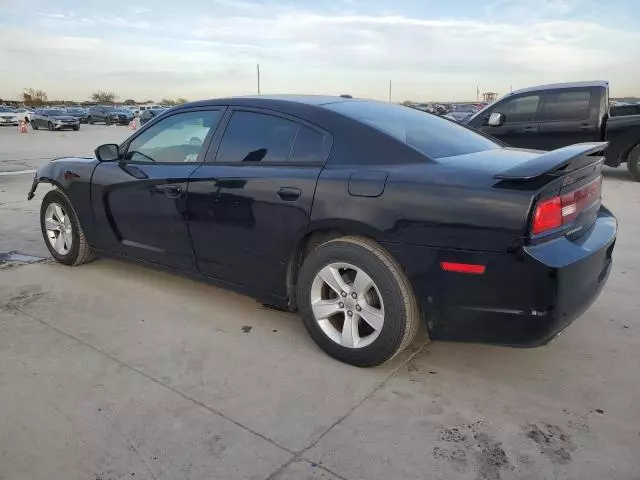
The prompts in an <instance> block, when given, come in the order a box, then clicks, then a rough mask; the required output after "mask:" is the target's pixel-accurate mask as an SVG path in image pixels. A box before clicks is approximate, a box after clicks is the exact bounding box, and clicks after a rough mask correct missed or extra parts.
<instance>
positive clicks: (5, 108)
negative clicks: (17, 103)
mask: <svg viewBox="0 0 640 480" xmlns="http://www.w3.org/2000/svg"><path fill="white" fill-rule="evenodd" d="M0 112H11V113H13V110H11V109H10V108H8V107H0Z"/></svg>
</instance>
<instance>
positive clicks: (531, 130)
mask: <svg viewBox="0 0 640 480" xmlns="http://www.w3.org/2000/svg"><path fill="white" fill-rule="evenodd" d="M524 131H525V133H535V132H537V131H538V126H537V125H527V126H526V127H524Z"/></svg>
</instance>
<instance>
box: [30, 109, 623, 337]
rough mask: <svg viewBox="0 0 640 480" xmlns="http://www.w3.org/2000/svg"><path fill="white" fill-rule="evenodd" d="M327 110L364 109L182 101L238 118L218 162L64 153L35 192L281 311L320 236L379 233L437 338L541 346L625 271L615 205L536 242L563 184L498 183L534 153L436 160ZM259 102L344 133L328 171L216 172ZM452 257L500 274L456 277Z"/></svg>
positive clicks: (93, 237)
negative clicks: (295, 193) (539, 224)
mask: <svg viewBox="0 0 640 480" xmlns="http://www.w3.org/2000/svg"><path fill="white" fill-rule="evenodd" d="M328 101H351V100H344V99H336V98H335V97H328V98H323V97H308V98H304V97H303V98H298V99H296V100H295V101H290V100H287V99H282V98H278V97H273V98H266V97H263V98H234V99H222V100H217V101H203V102H197V103H192V104H188V105H185V106H180V107H176V108H174V109H172V110H170V111H169V112H167V114H166V115H171V114H173V113H177V112H181V111H187V110H190V109H203V108H204V109H208V108H214V109H220V108H223V109H228V111H227V114H226V115H225V117H224V119H223V120H222V121H221V122H220V123H219V125H218V127H217V131H216V132H215V133H213V132H212V133H210V135H209V136H208V137H207V140H206V141H205V146H206V147H207V152H206V157H205V161H204V163H200V164H184V163H183V164H139V163H138V164H136V163H134V162H126V161H117V162H102V163H100V162H99V161H98V160H96V159H74V158H71V159H60V160H56V161H52V162H50V163H49V164H47V165H45V166H43V167H41V168H40V169H39V170H38V173H37V174H36V178H35V180H34V185H33V187H32V191H31V192H30V196H32V192H33V190H34V189H35V187H36V185H37V183H38V182H41V181H43V182H49V183H53V184H55V185H57V186H58V187H59V188H61V189H63V190H64V191H65V192H66V193H67V195H68V196H69V198H70V200H71V201H72V203H73V205H74V207H75V208H76V210H77V214H78V217H79V218H80V221H81V222H82V225H83V228H84V230H85V234H86V235H87V239H88V242H89V243H90V244H91V245H92V246H94V247H95V248H96V249H98V250H103V251H107V252H109V253H113V254H118V255H123V256H128V257H134V258H136V259H139V260H143V261H149V262H152V263H155V264H161V265H163V266H165V267H169V268H171V267H173V268H176V269H178V270H180V271H182V272H186V273H188V274H193V275H197V276H201V277H202V278H206V279H207V280H209V281H212V282H214V283H216V284H219V285H223V286H226V287H228V288H232V289H234V290H238V291H241V292H243V293H247V294H249V295H251V296H253V297H255V298H257V299H259V300H261V301H264V302H267V303H269V304H272V305H275V306H278V307H281V308H289V307H295V299H294V298H293V297H292V288H291V284H292V283H293V282H295V272H296V267H297V262H299V261H300V256H301V254H302V252H303V251H304V249H305V246H306V245H307V241H308V239H309V238H310V235H311V234H319V235H323V236H325V237H327V236H331V235H335V232H342V233H343V234H351V235H364V236H367V237H370V238H373V239H375V240H377V241H378V242H380V243H381V244H382V245H383V246H384V247H385V248H386V249H387V250H388V251H389V252H390V253H391V254H392V255H393V256H394V257H395V259H396V260H397V261H398V262H399V263H400V265H401V266H402V267H403V269H404V270H405V271H406V272H407V274H408V276H409V279H410V281H411V284H412V286H413V290H414V292H415V293H416V296H417V298H418V300H419V303H420V307H421V310H422V313H423V314H424V315H425V318H426V319H427V320H428V328H429V331H430V334H431V336H432V338H434V339H447V340H461V341H483V342H491V343H499V344H508V345H515V346H533V345H539V344H542V343H545V342H547V341H548V340H550V339H551V338H552V337H553V336H554V335H555V334H556V333H557V332H558V331H560V330H561V329H562V328H564V327H565V326H566V325H567V324H568V323H569V322H571V321H572V320H573V319H574V318H576V317H577V316H578V315H579V314H581V313H582V311H583V310H584V309H586V308H587V307H588V305H589V304H590V302H592V301H593V300H594V299H595V298H596V297H597V295H598V293H599V291H600V289H601V288H602V286H603V285H604V283H605V282H606V279H607V276H608V274H609V271H610V268H611V251H612V249H613V244H614V242H615V237H616V231H617V224H616V221H615V218H614V217H613V216H612V215H611V214H610V213H609V212H608V211H607V210H606V209H605V208H604V207H602V208H600V210H599V211H598V212H596V214H597V219H596V221H595V223H594V226H593V228H590V229H589V231H588V232H586V233H584V234H583V235H582V236H581V237H580V238H579V239H577V240H576V239H570V238H568V237H564V236H562V237H558V238H555V239H553V240H550V241H547V242H544V243H540V242H535V241H529V240H528V238H529V237H528V220H529V216H530V212H531V209H532V203H533V201H534V200H535V199H536V198H538V196H539V195H542V194H548V191H547V190H549V189H556V190H554V191H555V192H557V191H560V188H561V186H560V184H559V183H558V182H560V180H556V181H553V182H551V184H550V186H549V187H548V188H547V187H545V188H546V190H544V192H542V193H541V192H540V191H539V190H536V188H537V187H536V186H535V185H534V186H533V187H531V186H521V187H518V188H502V184H503V183H504V182H505V180H496V179H494V178H493V174H495V173H496V172H500V171H502V170H505V169H508V168H509V167H510V166H514V165H518V164H520V163H522V162H526V161H529V160H530V159H532V158H534V157H536V155H537V153H536V152H532V151H523V150H516V149H504V150H492V151H488V152H479V153H476V154H470V155H468V156H463V157H466V158H463V157H454V158H444V159H439V160H438V161H432V160H429V159H426V158H425V157H424V155H422V154H420V153H418V152H417V151H416V150H414V149H412V148H410V147H408V146H407V145H405V144H404V143H402V142H400V141H398V140H397V139H395V138H392V137H390V136H387V135H384V134H381V133H380V132H379V131H378V130H376V129H374V128H372V127H370V126H368V125H365V124H362V123H359V122H356V121H354V120H351V119H349V118H347V117H345V116H342V115H339V114H336V113H332V112H329V111H328V110H327V109H324V108H322V106H321V105H322V104H323V103H325V102H328ZM353 101H356V100H353ZM247 107H249V108H256V107H257V108H261V109H267V110H269V111H270V112H271V113H272V114H274V115H282V116H284V117H285V118H297V119H299V121H300V122H302V123H304V124H306V125H311V126H313V128H315V129H318V130H319V131H322V132H323V133H324V134H325V135H328V136H330V137H331V138H332V147H331V151H330V155H329V156H328V160H327V162H326V163H324V162H322V164H317V165H313V164H312V165H308V164H307V165H261V166H254V165H247V166H244V165H238V164H233V165H224V164H218V163H216V162H215V161H214V158H215V153H216V151H217V147H218V145H219V142H220V139H221V137H222V134H223V131H224V127H225V120H227V119H228V117H229V113H230V110H233V109H242V108H247ZM163 116H164V115H163ZM160 120H161V119H154V120H153V121H152V122H150V123H149V124H147V125H145V127H144V128H142V129H140V130H139V131H138V132H137V133H136V134H134V135H133V136H132V137H130V139H128V140H127V141H125V142H124V144H123V145H121V151H122V152H124V151H126V148H127V145H128V143H129V142H130V141H131V139H133V138H135V136H136V135H139V134H140V133H141V132H143V131H145V130H146V129H147V128H149V127H150V126H151V125H153V124H155V123H156V122H158V121H160ZM443 121H444V120H443ZM356 139H357V140H356ZM327 153H329V152H327ZM361 183H365V184H370V185H369V186H367V187H362V185H359V184H361ZM358 185H359V186H358ZM283 188H284V189H298V190H299V191H300V192H301V194H300V197H299V198H296V199H293V200H291V199H289V198H286V197H282V196H280V195H279V192H280V191H281V190H282V189H283ZM287 191H288V190H287ZM545 192H546V193H545ZM442 261H448V262H462V263H474V264H481V265H486V266H487V271H486V274H485V275H464V274H459V273H452V272H444V271H442V269H441V268H440V262H442ZM532 285H535V287H532Z"/></svg>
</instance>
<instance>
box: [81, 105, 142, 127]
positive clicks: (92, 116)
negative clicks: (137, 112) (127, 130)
mask: <svg viewBox="0 0 640 480" xmlns="http://www.w3.org/2000/svg"><path fill="white" fill-rule="evenodd" d="M87 113H88V114H87V123H89V124H90V125H93V124H94V123H104V124H105V125H129V122H131V120H133V118H134V117H133V113H132V112H130V111H127V110H122V109H120V108H116V107H105V106H101V105H98V106H94V107H89V111H88V112H87Z"/></svg>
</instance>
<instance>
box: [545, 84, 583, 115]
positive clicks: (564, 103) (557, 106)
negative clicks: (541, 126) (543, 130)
mask: <svg viewBox="0 0 640 480" xmlns="http://www.w3.org/2000/svg"><path fill="white" fill-rule="evenodd" d="M590 105H591V92H589V91H588V90H574V91H566V92H558V93H550V94H548V95H545V99H544V102H543V103H542V108H541V109H540V120H544V121H562V120H569V121H570V120H585V119H587V118H588V117H589V107H590Z"/></svg>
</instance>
